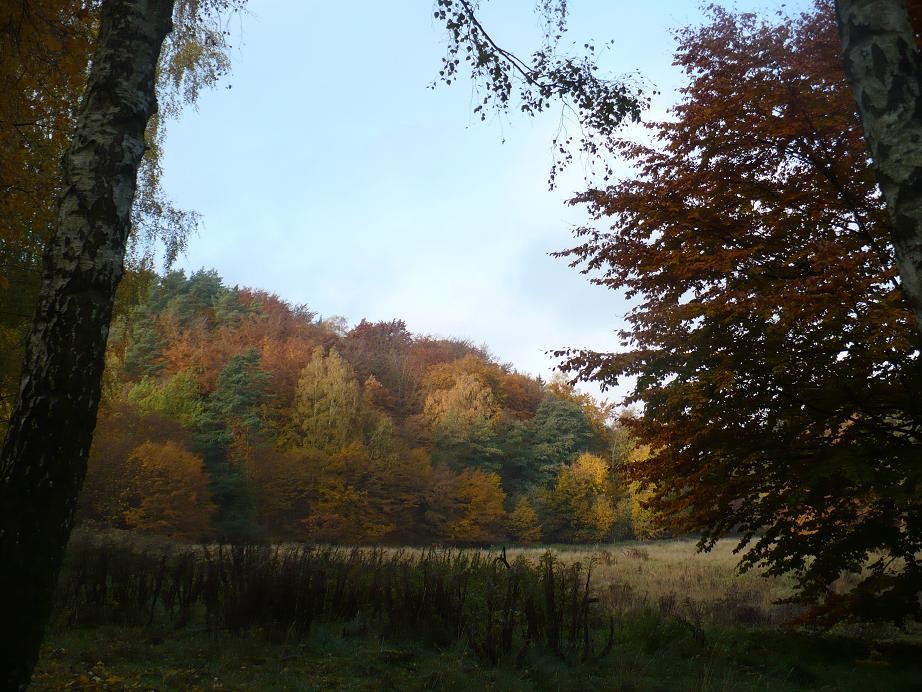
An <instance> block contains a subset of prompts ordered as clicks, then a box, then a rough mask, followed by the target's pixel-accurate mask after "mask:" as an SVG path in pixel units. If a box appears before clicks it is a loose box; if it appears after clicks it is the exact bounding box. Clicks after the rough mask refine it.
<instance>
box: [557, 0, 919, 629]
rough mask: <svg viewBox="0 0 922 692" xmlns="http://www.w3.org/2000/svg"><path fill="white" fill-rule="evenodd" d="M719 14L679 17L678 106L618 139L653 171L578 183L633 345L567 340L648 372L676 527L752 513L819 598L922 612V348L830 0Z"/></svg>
mask: <svg viewBox="0 0 922 692" xmlns="http://www.w3.org/2000/svg"><path fill="white" fill-rule="evenodd" d="M710 12H711V21H710V23H709V24H707V25H706V26H704V27H702V28H695V29H685V30H682V31H680V32H678V39H679V49H678V53H677V55H676V64H677V65H678V66H680V67H681V68H683V69H684V70H685V72H686V74H687V78H688V82H687V86H686V87H685V88H684V89H683V91H682V93H683V98H682V101H681V103H680V104H679V105H678V106H676V107H675V108H674V109H673V113H672V114H673V119H672V120H669V121H666V122H663V123H656V124H653V125H650V126H649V127H650V134H651V136H652V144H650V145H646V144H640V143H634V142H629V141H622V142H621V143H620V144H619V148H618V153H619V154H620V155H621V156H622V157H623V158H624V159H625V160H626V161H627V162H629V163H630V164H631V165H632V166H633V168H634V170H635V175H634V177H632V178H629V179H627V180H625V181H623V182H621V183H619V184H616V185H613V186H611V187H609V188H607V189H595V190H589V191H587V192H585V193H584V194H582V195H580V196H579V197H577V198H576V199H575V200H574V203H579V204H586V205H587V206H588V208H589V209H590V211H591V212H592V214H593V215H594V217H595V218H596V219H597V220H599V221H604V223H605V225H609V226H610V228H609V230H600V229H597V228H591V227H586V228H582V229H579V230H578V231H577V237H578V238H579V239H580V242H581V244H580V245H578V246H576V247H574V248H572V249H570V250H568V251H565V252H563V253H560V254H561V255H562V256H565V257H569V258H571V259H572V260H573V263H574V264H575V265H580V266H581V267H582V269H583V271H584V272H586V273H589V274H590V275H591V276H592V280H593V281H594V282H595V283H598V284H600V285H603V286H607V287H609V288H611V289H615V290H621V291H624V292H625V294H626V295H627V296H628V297H629V298H633V299H634V301H635V305H636V307H635V308H634V309H633V310H632V312H631V313H630V314H629V316H628V322H629V327H628V328H627V329H626V330H624V331H623V332H621V337H622V339H623V342H624V350H623V351H622V352H620V353H616V354H601V353H592V352H561V353H560V354H559V355H563V356H566V357H567V361H566V364H565V367H567V368H568V369H570V370H571V371H574V372H576V373H577V375H578V376H580V377H582V378H585V379H593V380H598V381H601V382H603V383H606V384H613V383H615V382H616V381H618V379H619V378H622V377H626V376H634V377H636V378H637V384H636V388H635V390H634V393H633V394H632V395H631V396H630V397H629V401H631V402H636V403H640V404H642V405H643V416H642V417H638V418H636V419H634V420H633V422H631V423H629V424H630V425H631V428H632V430H633V432H634V433H635V434H636V435H637V436H638V437H639V438H640V440H641V441H642V442H643V443H645V444H647V445H649V447H650V454H649V456H648V457H647V458H646V459H643V460H641V459H638V460H637V461H636V462H635V463H632V464H630V465H629V467H628V473H629V475H630V477H631V478H632V479H633V480H635V481H637V482H639V483H640V484H641V485H646V486H649V487H650V488H651V489H652V491H653V492H652V494H651V496H650V498H649V499H648V500H647V501H646V502H645V503H644V504H646V505H647V506H648V507H649V508H650V509H652V510H655V511H656V512H657V513H658V514H660V515H664V516H666V517H667V518H669V521H670V523H671V524H672V525H673V528H677V529H689V528H693V529H699V530H702V531H703V532H704V538H703V545H704V546H705V547H708V546H711V545H713V543H714V541H716V540H717V538H719V537H720V536H723V535H726V534H728V533H731V532H734V533H735V532H739V533H740V534H741V535H742V542H743V544H744V545H748V552H746V553H745V557H744V560H743V564H744V565H745V566H754V565H757V564H762V565H764V566H766V567H767V568H768V571H769V572H772V573H783V572H789V571H793V572H794V573H795V575H796V577H797V584H798V587H799V593H800V596H801V597H802V598H804V599H805V600H807V601H811V602H816V601H820V602H822V603H823V606H822V608H823V609H822V610H818V611H816V612H815V613H814V614H815V615H819V614H821V613H822V614H823V616H824V617H829V618H831V619H834V618H836V617H840V616H845V615H846V614H851V615H856V616H860V617H883V618H894V619H901V618H904V617H922V609H920V605H919V600H918V595H917V594H918V588H919V584H920V583H922V565H920V562H919V559H918V555H919V552H920V550H922V464H920V463H919V462H920V461H922V397H920V396H919V392H920V391H922V372H920V359H919V351H918V349H917V348H916V346H915V340H914V333H913V329H914V327H913V320H912V314H911V312H910V311H909V310H908V309H907V307H906V305H905V303H904V301H903V298H902V296H901V293H900V288H899V281H898V279H897V275H896V271H895V269H894V258H893V254H892V252H891V248H890V246H889V245H888V226H887V224H888V217H887V214H886V211H885V209H884V205H883V202H882V200H881V197H880V194H879V191H878V189H877V187H876V185H875V179H874V174H873V172H872V170H871V167H870V162H869V160H868V154H867V152H866V150H865V146H864V141H863V139H862V132H861V127H860V124H859V120H858V118H857V116H856V114H855V112H854V103H853V101H852V96H851V93H850V92H849V90H848V84H847V82H846V79H845V75H844V73H843V70H842V67H841V63H840V59H839V50H840V46H839V39H838V35H837V32H836V25H835V19H834V15H833V11H832V7H831V4H830V3H829V2H825V1H823V2H818V3H817V5H816V7H815V10H814V11H812V12H810V13H808V14H805V15H802V16H799V17H797V18H794V19H793V20H791V21H790V22H788V21H782V22H780V23H779V24H771V23H769V22H767V21H764V20H762V19H759V18H758V17H756V16H755V15H752V14H740V15H735V14H731V13H729V12H727V11H724V10H721V9H719V8H712V9H711V10H710ZM868 561H872V564H871V567H870V569H869V570H868V571H867V572H865V575H866V578H865V579H864V581H862V582H861V583H860V584H859V586H858V587H857V588H856V589H855V590H854V591H852V592H850V594H849V595H848V596H844V597H830V598H828V599H825V600H824V598H825V597H826V595H827V592H828V590H829V589H830V587H831V585H832V583H833V582H834V581H835V580H836V579H837V578H838V577H839V575H840V574H841V573H842V572H843V571H849V570H851V571H859V570H860V569H861V568H862V567H863V566H864V565H865V564H866V563H868Z"/></svg>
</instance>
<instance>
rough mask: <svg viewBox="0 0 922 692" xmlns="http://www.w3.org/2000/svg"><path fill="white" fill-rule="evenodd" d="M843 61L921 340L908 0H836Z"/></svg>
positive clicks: (919, 175)
mask: <svg viewBox="0 0 922 692" xmlns="http://www.w3.org/2000/svg"><path fill="white" fill-rule="evenodd" d="M836 12H837V15H838V18H839V33H840V35H841V37H842V58H843V61H844V62H845V71H846V72H847V73H848V78H849V80H850V81H851V83H852V87H853V89H854V92H855V100H856V101H857V102H858V111H859V113H860V114H861V121H862V123H863V124H864V134H865V138H866V139H867V142H868V147H869V149H870V151H871V156H872V157H873V159H874V166H875V168H876V170H877V179H878V183H879V184H880V189H881V191H882V192H883V195H884V200H885V201H886V202H887V209H888V211H889V213H890V220H891V238H892V241H893V248H894V250H895V251H896V262H897V267H898V269H899V272H900V279H901V280H902V287H903V294H904V295H905V297H906V301H907V302H908V303H909V306H910V308H911V309H912V311H913V312H914V313H915V316H916V329H917V331H918V332H919V335H920V337H922V58H920V54H919V49H918V47H917V46H916V41H915V34H914V32H913V29H912V24H911V23H910V20H909V15H908V13H907V11H906V4H905V2H904V1H903V0H836Z"/></svg>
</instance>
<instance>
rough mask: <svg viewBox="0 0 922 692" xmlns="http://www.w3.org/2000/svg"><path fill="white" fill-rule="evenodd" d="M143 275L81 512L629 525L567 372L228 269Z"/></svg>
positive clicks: (554, 534)
mask: <svg viewBox="0 0 922 692" xmlns="http://www.w3.org/2000/svg"><path fill="white" fill-rule="evenodd" d="M146 280H147V282H148V284H147V285H148V288H147V289H146V290H145V291H142V292H140V293H139V295H140V296H141V298H140V299H139V301H138V302H137V304H136V305H135V306H134V307H133V308H132V309H130V310H128V309H126V310H125V312H124V314H123V315H122V316H121V317H120V318H118V319H117V320H116V323H115V325H114V328H113V333H112V336H111V338H110V344H109V351H108V357H107V370H106V373H107V378H106V389H105V397H104V400H103V404H102V407H101V409H100V420H99V424H98V428H97V432H96V436H95V440H94V444H93V448H92V450H91V454H90V461H89V469H88V475H87V481H86V487H85V490H84V493H83V496H82V499H81V504H80V509H79V511H78V516H79V518H80V519H81V520H82V521H83V522H85V523H89V524H92V525H94V526H98V527H114V528H121V529H129V530H135V531H142V532H150V533H159V534H162V535H168V536H172V537H174V538H178V539H182V540H192V541H201V540H214V539H219V540H227V541H242V540H302V541H322V542H350V543H376V542H387V543H399V544H407V543H411V544H423V543H433V542H437V543H455V544H472V543H475V544H485V543H492V542H497V541H502V540H513V541H517V542H536V541H539V540H545V541H577V542H587V541H588V542H595V541H602V540H608V539H609V538H611V537H612V536H613V535H614V534H615V533H616V532H617V533H619V534H620V535H623V536H628V535H632V531H633V530H632V518H631V506H630V497H629V490H628V489H627V487H626V486H624V484H623V483H622V481H621V480H620V479H619V477H618V466H619V460H620V457H619V455H621V456H624V457H625V458H626V454H627V453H628V450H627V448H626V447H624V445H620V446H619V445H616V444H615V441H616V438H617V439H620V438H618V431H617V429H616V427H614V422H613V421H612V420H611V419H610V414H611V411H610V409H609V408H608V407H605V406H601V405H599V404H597V403H596V402H595V401H594V400H593V399H592V398H591V397H589V396H587V395H585V394H581V393H579V392H577V391H575V390H574V389H573V388H572V387H571V386H570V385H568V384H567V383H566V382H565V381H564V380H562V379H555V380H553V381H551V382H549V383H548V382H543V381H541V380H540V379H536V378H533V377H531V376H528V375H524V374H522V373H519V372H516V371H515V370H513V369H512V368H511V366H509V365H507V364H503V363H498V362H497V361H496V360H495V359H494V358H493V357H492V356H491V355H490V354H489V353H488V352H487V351H486V350H485V348H483V347H477V346H474V345H472V344H471V343H469V342H467V341H463V340H459V339H442V338H435V337H429V336H420V335H415V334H413V333H411V332H410V331H409V330H408V329H407V327H406V325H405V324H404V323H403V322H402V321H400V320H394V321H391V322H378V323H371V322H367V321H364V320H363V321H361V322H360V323H359V324H358V325H356V326H355V327H353V328H351V329H345V330H344V329H342V328H341V325H339V324H338V323H337V322H336V321H335V320H334V321H331V320H321V319H319V318H318V317H317V315H316V314H315V313H313V312H312V311H311V310H309V309H307V308H306V307H303V306H292V305H289V304H287V303H285V302H284V301H282V300H281V299H279V298H278V297H276V296H274V295H271V294H269V293H266V292H263V291H257V290H251V289H241V288H229V287H226V286H225V285H224V284H223V282H222V281H221V279H220V277H219V276H218V275H217V273H216V272H213V271H204V270H203V271H198V272H195V273H194V274H192V275H191V276H186V275H185V274H184V273H183V272H172V273H169V274H166V275H165V276H162V277H161V276H156V275H148V276H147V277H146ZM141 281H142V279H141V278H140V277H139V278H138V282H139V283H141ZM613 450H614V451H613ZM158 507H159V511H154V508H158Z"/></svg>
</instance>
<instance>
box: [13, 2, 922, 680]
mask: <svg viewBox="0 0 922 692" xmlns="http://www.w3.org/2000/svg"><path fill="white" fill-rule="evenodd" d="M254 2H255V0H254ZM587 2H589V0H587ZM489 4H490V3H488V2H483V3H478V2H472V1H469V0H437V1H436V2H435V3H434V4H433V7H432V8H431V12H430V22H431V23H432V24H433V25H434V26H435V27H436V29H437V31H438V32H439V37H440V40H441V44H440V45H441V47H442V48H443V49H444V57H443V58H442V61H441V63H440V64H439V63H438V62H436V63H435V64H433V65H432V71H433V73H434V79H433V81H432V82H431V83H430V84H429V86H430V87H431V91H434V92H435V93H436V94H441V93H445V92H450V91H451V90H453V89H456V88H457V85H456V84H455V83H457V82H461V83H463V84H466V85H469V87H470V93H471V97H470V108H469V110H470V112H469V118H470V121H471V123H470V124H471V126H472V127H476V126H477V124H476V123H475V122H474V121H477V120H480V121H483V122H484V123H487V124H489V123H490V122H493V121H494V119H497V120H499V121H500V122H501V123H503V127H506V124H507V123H508V124H509V125H510V126H511V125H512V124H514V123H516V122H521V121H522V120H528V119H534V120H535V121H536V122H546V120H547V116H548V114H550V115H554V114H555V113H556V112H557V109H560V116H559V118H560V121H559V123H558V124H557V125H556V129H555V130H554V133H553V134H551V135H550V137H549V138H548V139H549V141H550V147H551V157H550V159H549V161H548V166H547V168H548V169H549V173H548V174H547V176H546V178H547V183H549V185H550V188H551V190H552V191H555V190H557V189H558V186H560V185H568V184H570V182H572V179H573V177H572V171H573V169H579V170H580V172H581V173H582V174H583V175H582V178H581V182H580V183H578V186H579V187H578V189H576V190H574V191H572V193H570V194H569V198H568V204H569V206H570V208H571V209H570V210H571V211H572V210H576V211H578V212H579V213H580V214H581V219H582V221H581V222H580V223H579V224H577V225H576V226H575V227H572V228H570V229H569V231H568V230H567V229H566V228H564V229H562V230H561V232H560V234H559V239H558V241H557V242H556V245H555V246H554V249H553V250H552V251H551V253H550V254H551V255H552V256H553V257H555V258H556V260H557V261H558V262H559V263H560V264H564V265H569V267H570V270H572V274H573V275H574V276H576V273H577V272H581V273H582V274H583V275H585V276H584V277H583V278H585V279H586V280H587V281H588V282H589V283H590V284H593V285H594V286H595V287H596V288H597V289H598V291H600V292H602V293H605V295H611V296H617V297H618V300H623V301H625V302H624V305H627V306H628V307H627V308H626V314H624V315H623V319H621V321H620V322H616V321H615V316H614V315H605V314H600V315H599V316H598V321H599V322H601V323H605V324H606V325H608V324H609V323H610V324H611V325H612V328H611V331H614V332H615V334H616V336H617V341H618V346H617V347H616V348H614V349H611V348H608V347H603V346H601V345H600V346H597V347H593V346H592V345H588V346H585V347H584V346H576V345H571V346H568V345H567V343H566V342H563V343H557V344H555V347H556V350H553V351H551V352H548V356H549V357H552V358H553V359H554V360H553V367H554V374H553V376H550V377H545V378H542V377H538V376H535V375H533V374H530V373H528V372H524V371H522V370H521V369H520V368H519V367H517V365H516V364H515V363H510V362H504V360H503V358H501V357H499V356H497V355H495V354H494V353H493V352H491V347H490V344H480V343H474V342H473V341H471V340H469V339H468V338H467V335H465V334H463V333H462V334H457V335H455V334H452V335H446V334H431V333H420V332H414V331H413V330H412V329H411V327H412V325H408V323H407V322H405V321H404V320H403V319H401V315H399V314H396V315H393V318H392V319H389V320H384V321H381V320H379V319H372V320H369V319H361V318H360V317H359V318H358V319H353V320H352V321H351V322H350V321H349V320H347V319H346V318H344V317H338V316H334V317H330V316H329V314H327V306H325V305H323V304H322V301H318V303H317V304H314V303H311V304H309V305H301V304H295V303H294V302H292V301H291V300H289V299H288V298H286V296H283V295H278V294H276V293H275V292H273V290H270V289H268V288H267V287H265V286H263V287H260V286H241V285H230V284H231V282H228V281H225V280H224V279H223V278H222V272H226V271H229V270H228V269H226V268H224V269H222V267H221V266H220V264H219V263H216V265H217V266H216V267H215V268H211V267H203V268H201V269H198V270H193V271H189V270H188V269H186V270H180V269H178V268H177V267H178V266H182V265H181V264H180V263H179V260H181V258H182V257H183V256H184V254H183V253H184V252H185V251H187V250H188V248H189V244H190V242H192V239H193V238H195V237H196V234H197V233H199V232H201V233H202V234H207V233H212V232H215V230H214V229H211V228H209V227H208V226H207V223H206V224H204V225H203V224H202V219H201V218H200V216H199V214H198V212H197V211H196V210H194V209H183V208H180V206H178V205H175V204H174V203H173V202H172V201H171V199H170V196H169V194H168V193H167V189H166V186H165V184H164V170H165V168H164V167H165V166H166V165H167V162H168V159H167V158H166V157H165V154H164V147H168V146H169V140H168V139H167V137H166V131H167V129H168V128H169V126H170V122H171V121H173V122H175V120H176V119H177V118H179V117H180V115H181V114H182V113H183V112H188V111H189V109H190V108H191V107H194V106H195V104H196V103H197V101H198V100H199V99H200V96H201V94H202V93H203V92H205V91H206V90H208V89H209V88H212V87H215V86H217V85H221V84H223V82H222V80H224V79H226V78H227V75H228V74H230V73H232V65H231V59H230V58H231V56H232V51H231V43H230V38H229V37H230V36H231V32H230V31H228V30H227V27H228V22H229V21H230V20H229V18H230V17H239V16H245V13H246V8H247V2H245V0H130V1H129V0H89V1H87V0H24V1H23V2H16V3H12V2H9V3H7V2H4V3H3V4H2V5H0V430H2V433H3V435H4V442H3V448H2V454H0V690H6V689H10V690H22V689H26V688H27V687H28V686H30V684H31V685H32V687H31V689H65V688H66V689H94V690H97V689H98V690H109V689H136V688H143V689H218V688H235V689H236V688H240V689H510V690H511V689H515V690H518V689H522V690H531V689H594V688H600V689H601V688H604V689H701V690H704V689H708V690H711V689H725V690H742V689H752V690H756V689H772V690H776V689H777V690H803V689H860V690H865V689H916V688H918V686H919V684H920V681H922V668H920V667H919V666H920V661H922V463H920V462H922V397H920V394H919V393H920V392H922V355H920V353H922V351H920V344H922V204H920V203H919V200H920V199H922V197H920V192H919V184H920V183H919V181H920V180H922V146H920V144H919V143H920V142H922V110H920V109H922V98H920V94H922V53H920V48H919V46H920V44H922V38H920V37H922V29H920V27H922V2H919V1H918V0H877V1H876V2H872V1H870V0H814V1H812V2H806V0H805V2H804V4H803V8H802V11H799V12H795V11H793V10H791V11H789V10H786V9H784V8H781V9H774V10H772V11H769V10H767V9H765V8H764V7H761V9H760V11H737V10H734V9H731V8H728V7H724V6H721V5H711V6H709V7H707V8H702V9H700V10H699V12H698V15H696V17H697V19H696V21H695V23H692V24H690V25H688V26H685V27H679V28H675V29H673V31H672V34H671V35H672V39H673V40H674V51H673V63H672V65H673V68H674V70H675V72H676V73H678V74H680V75H681V79H682V83H681V87H680V88H679V89H678V91H677V92H676V100H675V102H674V103H672V104H671V106H670V107H669V109H668V111H663V112H660V113H659V115H656V114H657V112H658V111H656V110H655V109H654V108H653V106H654V104H655V103H657V101H656V99H657V97H659V96H661V94H660V93H659V92H658V91H657V88H656V87H655V85H651V84H650V83H649V82H647V81H644V79H642V78H640V77H635V76H631V75H628V76H625V77H613V76H611V75H610V74H608V72H607V70H604V69H602V67H600V65H601V64H602V61H603V57H602V56H603V55H604V51H603V50H602V49H601V48H600V49H599V50H597V46H596V44H595V43H592V42H582V41H578V42H573V43H572V45H570V43H568V42H569V36H567V32H568V30H569V24H568V18H569V17H570V15H569V14H568V12H569V10H568V3H566V2H552V1H550V0H545V1H543V2H538V3H535V4H536V8H535V17H537V20H538V21H537V24H538V25H539V26H540V33H541V34H542V35H541V38H540V41H539V42H540V45H539V46H538V47H537V48H535V49H534V50H533V52H531V53H530V54H524V53H523V54H519V53H516V52H513V51H512V50H511V49H510V48H507V47H505V44H504V43H503V40H502V35H501V32H502V27H503V24H502V23H501V22H497V24H496V27H497V29H496V30H495V31H494V24H492V23H491V19H490V17H491V15H490V14H489V12H487V11H486V7H487V6H488V5H489ZM574 4H575V3H574ZM599 11H601V10H599ZM241 21H242V20H241ZM493 21H495V20H493ZM565 37H566V38H565ZM611 45H614V41H612V43H611V44H609V46H611ZM580 46H581V48H580ZM576 49H579V50H576ZM574 51H575V52H574ZM235 59H236V58H235ZM390 77H393V75H390ZM346 81H348V80H346ZM228 86H229V85H228ZM408 110H410V108H408ZM555 117H556V116H555ZM542 118H544V120H542ZM485 126H486V125H485ZM441 136H442V137H451V136H452V135H451V134H442V135H441ZM503 136H504V137H505V135H503ZM254 141H255V140H254ZM504 141H505V140H504ZM306 158H310V157H306ZM317 165H318V167H320V166H321V165H322V164H319V163H318V164H317ZM478 167H479V162H478ZM484 167H486V165H484ZM206 174H207V172H201V173H196V175H206ZM254 175H256V173H254ZM539 175H540V172H539ZM568 176H569V177H568ZM369 194H370V193H369ZM350 195H352V196H353V197H354V196H358V197H361V195H362V190H361V189H358V188H357V189H354V190H350ZM460 198H461V197H460V193H459V199H460ZM349 201H350V203H351V201H352V198H350V200H349ZM226 203H227V204H228V205H230V204H231V201H230V200H228V201H227V202H226ZM518 203H519V201H518V200H515V199H514V195H513V194H511V193H510V195H509V204H510V206H513V205H515V204H518ZM271 204H272V203H271V202H269V201H266V202H265V205H266V206H267V207H268V206H271ZM460 204H461V202H458V205H460ZM525 204H527V201H526V202H525ZM420 206H422V202H421V203H420ZM454 206H455V201H454V200H452V208H454ZM478 223H480V219H478ZM484 223H486V222H484ZM259 231H260V229H255V231H253V232H259ZM323 232H324V233H327V234H328V235H334V236H335V235H336V234H335V233H331V232H330V230H329V229H323ZM525 232H526V231H522V233H525ZM318 233H319V231H318ZM432 233H433V239H432V240H431V242H438V238H437V237H435V232H434V231H433V232H432ZM497 233H498V231H497ZM429 240H430V239H429V238H427V242H429ZM318 242H319V241H318ZM355 251H356V252H358V251H359V250H358V249H356V250H355ZM349 252H351V250H348V251H347V250H346V249H342V250H340V251H338V255H341V256H343V257H345V258H346V259H345V262H346V265H345V266H344V269H343V271H342V272H341V274H342V278H343V281H344V282H348V281H349V280H350V277H352V278H355V275H356V274H357V273H358V270H355V271H354V272H353V271H352V269H350V267H349V266H348V259H349ZM368 252H369V253H371V252H372V251H371V250H368ZM490 252H491V248H489V247H484V248H483V257H484V258H486V257H487V256H488V255H489V253H490ZM545 252H546V250H545ZM450 260H451V258H448V257H446V258H445V262H446V265H447V263H448V262H450ZM301 261H302V264H304V265H305V266H303V267H299V270H300V271H305V272H309V271H310V270H311V266H312V265H311V263H312V262H313V263H314V266H316V265H317V264H319V263H322V262H325V261H327V260H326V259H325V258H323V257H321V255H320V254H313V253H308V256H306V257H304V258H301ZM404 261H405V263H406V267H407V269H409V265H410V264H412V263H413V262H414V259H413V258H412V257H406V258H404ZM439 269H440V268H439V267H436V268H435V269H434V270H433V271H436V272H437V271H439ZM508 269H509V270H510V271H512V270H513V269H514V268H513V267H508ZM350 272H352V273H351V274H350ZM398 273H399V272H398ZM230 275H232V274H230ZM528 278H529V280H531V279H532V277H531V276H529V277H528ZM537 283H539V280H538V279H535V281H534V283H533V284H532V283H530V284H529V290H535V291H537V290H538V288H537ZM551 290H552V289H551ZM423 292H425V288H421V287H419V286H416V287H414V289H413V290H412V291H411V292H408V293H407V294H406V295H409V296H413V298H414V299H415V298H416V297H419V296H421V294H422V293H423ZM464 297H465V296H464V292H463V291H459V299H463V298H464ZM619 304H620V303H619ZM509 324H510V325H511V324H512V323H511V321H510V323H509ZM616 325H617V326H616ZM509 329H513V327H512V326H509ZM606 348H608V350H604V349H606ZM584 384H589V385H591V386H593V387H595V388H596V389H595V390H594V391H602V392H603V393H606V392H607V393H608V394H612V393H613V392H619V393H624V395H623V396H619V397H614V396H612V398H611V400H610V401H603V400H601V399H599V398H598V397H594V396H591V395H590V394H587V393H585V392H586V390H585V389H584V388H582V387H583V385H584Z"/></svg>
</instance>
